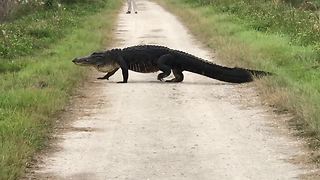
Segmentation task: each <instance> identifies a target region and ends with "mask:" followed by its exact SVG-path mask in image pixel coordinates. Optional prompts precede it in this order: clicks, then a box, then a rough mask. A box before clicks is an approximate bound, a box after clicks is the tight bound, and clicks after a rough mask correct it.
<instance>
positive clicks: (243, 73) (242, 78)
mask: <svg viewBox="0 0 320 180" xmlns="http://www.w3.org/2000/svg"><path fill="white" fill-rule="evenodd" d="M201 67H202V68H199V69H198V68H188V70H189V71H191V72H194V73H197V74H201V75H204V76H207V77H210V78H213V79H217V80H220V81H224V82H231V83H246V82H251V81H253V80H254V78H261V77H263V76H267V75H272V73H269V72H264V71H258V70H250V69H244V68H238V67H234V68H229V67H224V66H220V65H217V64H213V63H210V62H202V66H201Z"/></svg>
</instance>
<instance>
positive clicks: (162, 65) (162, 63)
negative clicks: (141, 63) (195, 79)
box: [157, 54, 173, 81]
mask: <svg viewBox="0 0 320 180" xmlns="http://www.w3.org/2000/svg"><path fill="white" fill-rule="evenodd" d="M172 58H173V57H172V56H171V55H170V54H166V55H163V56H161V57H160V58H159V59H158V61H157V64H158V68H159V69H160V70H161V71H162V73H160V74H159V75H158V80H160V81H163V78H166V77H168V76H169V75H170V74H171V67H170V66H168V65H167V62H168V61H170V60H171V59H172Z"/></svg>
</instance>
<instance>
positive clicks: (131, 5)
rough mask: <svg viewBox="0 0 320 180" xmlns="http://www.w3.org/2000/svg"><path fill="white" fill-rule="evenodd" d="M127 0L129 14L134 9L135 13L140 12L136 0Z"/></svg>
mask: <svg viewBox="0 0 320 180" xmlns="http://www.w3.org/2000/svg"><path fill="white" fill-rule="evenodd" d="M127 2H128V11H127V14H130V13H131V10H132V12H133V11H134V13H136V14H138V11H137V4H136V0H127Z"/></svg>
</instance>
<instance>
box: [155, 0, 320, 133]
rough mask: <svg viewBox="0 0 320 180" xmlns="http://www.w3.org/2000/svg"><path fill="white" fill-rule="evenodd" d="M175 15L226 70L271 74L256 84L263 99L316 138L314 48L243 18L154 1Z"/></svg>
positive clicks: (176, 0)
mask: <svg viewBox="0 0 320 180" xmlns="http://www.w3.org/2000/svg"><path fill="white" fill-rule="evenodd" d="M158 2H159V3H161V4H163V5H164V6H166V7H167V8H168V9H169V10H171V11H173V12H174V13H175V14H177V15H178V16H179V17H180V18H181V19H182V21H183V22H184V23H185V24H186V26H188V27H189V28H190V29H191V31H192V32H193V33H194V34H195V35H196V36H197V37H198V38H199V39H200V40H202V42H204V43H205V44H207V45H208V46H209V47H210V48H212V49H214V50H215V52H216V53H217V54H218V57H219V59H220V60H222V61H223V62H224V63H225V64H228V65H230V66H242V67H250V68H254V69H261V70H265V71H269V72H273V73H275V74H276V75H275V76H272V77H270V78H265V79H264V80H262V81H259V83H258V85H259V89H260V91H261V93H262V94H263V96H264V97H265V99H266V100H267V101H268V102H269V103H271V104H273V105H276V106H277V107H278V109H279V110H283V111H290V112H291V113H293V114H294V115H295V117H296V119H297V120H298V121H299V122H301V121H303V122H304V126H305V128H304V131H308V132H310V133H309V134H317V136H319V135H320V116H319V114H320V64H319V63H320V61H319V56H318V54H317V50H316V47H315V46H316V45H309V46H302V45H298V44H294V43H292V37H290V36H289V35H288V34H281V33H272V32H271V33H270V32H269V33H267V32H261V31H257V30H256V29H255V28H252V27H251V26H250V23H251V22H248V20H247V19H240V18H239V17H237V16H236V15H233V14H230V13H223V12H221V11H218V10H216V9H215V8H213V7H212V6H199V5H195V3H188V2H187V1H185V0H165V1H158Z"/></svg>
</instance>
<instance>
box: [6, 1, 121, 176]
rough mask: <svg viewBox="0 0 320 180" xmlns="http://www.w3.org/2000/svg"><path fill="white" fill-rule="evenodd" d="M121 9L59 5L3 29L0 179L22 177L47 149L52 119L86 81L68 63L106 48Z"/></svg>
mask: <svg viewBox="0 0 320 180" xmlns="http://www.w3.org/2000/svg"><path fill="white" fill-rule="evenodd" d="M120 4H121V2H119V1H118V0H100V1H98V0H96V1H91V3H72V4H68V5H64V4H63V8H62V9H61V10H56V11H53V10H41V9H39V10H38V11H37V12H34V13H30V14H29V15H27V16H25V17H23V18H22V19H17V20H14V21H11V22H6V23H4V24H1V30H4V31H5V32H6V35H8V37H9V38H7V37H5V41H6V42H3V39H1V38H0V39H1V41H0V44H1V45H0V47H1V48H0V53H1V59H0V77H1V78H0V179H17V178H18V177H20V176H21V175H22V174H23V172H24V168H25V166H26V165H27V163H28V161H29V160H30V158H31V157H32V155H33V154H34V153H35V152H36V151H38V150H39V149H41V148H43V147H44V146H45V144H46V142H47V138H48V134H49V132H50V129H51V128H52V126H53V124H54V122H53V119H54V117H55V114H56V113H58V112H59V110H62V109H63V108H64V107H65V105H66V104H67V102H68V97H69V94H70V93H72V89H73V88H75V87H76V85H77V83H78V82H80V81H81V80H83V79H84V78H85V75H84V73H83V69H79V68H77V67H75V66H74V65H73V64H72V63H71V60H72V59H73V58H74V57H76V56H80V55H85V54H88V53H89V52H92V51H93V50H97V49H102V48H103V47H104V46H105V45H106V44H107V43H108V42H110V40H111V38H112V37H111V35H110V34H112V33H111V30H112V27H113V25H114V22H115V21H114V20H115V17H116V16H115V15H116V14H117V13H116V12H117V11H118V9H119V8H120ZM64 8H66V9H64ZM2 38H3V37H2ZM4 43H5V45H4V46H3V44H4ZM22 55H23V56H22Z"/></svg>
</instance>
